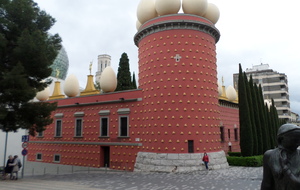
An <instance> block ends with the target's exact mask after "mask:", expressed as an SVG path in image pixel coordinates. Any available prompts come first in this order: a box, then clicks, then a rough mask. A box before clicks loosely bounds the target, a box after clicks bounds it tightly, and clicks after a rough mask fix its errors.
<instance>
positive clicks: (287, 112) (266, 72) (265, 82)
mask: <svg viewBox="0 0 300 190" xmlns="http://www.w3.org/2000/svg"><path fill="white" fill-rule="evenodd" d="M245 72H246V75H247V77H248V78H249V77H250V75H252V78H253V82H254V83H256V84H260V85H261V86H262V90H263V95H264V99H265V100H271V99H272V98H273V99H274V102H275V105H276V108H277V112H278V116H279V118H282V119H286V120H287V121H291V119H292V117H291V109H290V100H289V88H288V79H287V76H286V75H285V74H284V73H279V72H277V71H274V70H272V69H270V68H269V65H268V64H260V65H254V66H252V68H250V69H246V71H245ZM238 75H239V74H238V73H235V74H233V81H234V84H235V88H236V89H238V88H237V84H238Z"/></svg>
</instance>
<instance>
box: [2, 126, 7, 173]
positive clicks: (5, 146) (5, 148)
mask: <svg viewBox="0 0 300 190" xmlns="http://www.w3.org/2000/svg"><path fill="white" fill-rule="evenodd" d="M7 139H8V132H7V131H6V136H5V145H4V159H3V167H5V160H6V150H7Z"/></svg>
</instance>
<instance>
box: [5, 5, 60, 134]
mask: <svg viewBox="0 0 300 190" xmlns="http://www.w3.org/2000/svg"><path fill="white" fill-rule="evenodd" d="M54 23H55V19H54V18H52V17H51V16H50V15H48V14H47V13H46V12H45V11H41V10H40V9H39V7H38V5H37V4H36V3H35V2H33V1H32V0H1V1H0V127H1V128H2V130H4V131H16V130H17V129H19V128H23V129H28V130H29V132H30V134H31V135H35V133H36V132H40V131H43V130H44V129H45V128H44V127H45V126H46V125H48V124H50V123H51V122H52V119H51V118H50V115H51V112H52V111H53V110H54V109H55V108H56V103H46V102H40V103H30V100H32V99H33V98H34V97H35V95H36V93H37V92H38V91H41V90H43V89H44V88H45V87H47V86H48V85H49V84H50V83H51V80H46V81H45V82H43V80H45V79H46V78H48V77H49V76H50V75H51V72H52V69H51V68H50V65H51V64H52V63H53V61H54V59H55V58H56V56H57V54H58V50H59V49H60V48H61V38H60V37H59V35H57V34H55V35H51V34H49V33H48V30H49V29H50V28H51V27H52V26H53V25H54ZM33 113H34V114H33Z"/></svg>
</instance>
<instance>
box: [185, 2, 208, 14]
mask: <svg viewBox="0 0 300 190" xmlns="http://www.w3.org/2000/svg"><path fill="white" fill-rule="evenodd" d="M206 9H207V0H182V10H183V12H184V13H185V14H194V15H198V16H203V15H204V14H205V12H206Z"/></svg>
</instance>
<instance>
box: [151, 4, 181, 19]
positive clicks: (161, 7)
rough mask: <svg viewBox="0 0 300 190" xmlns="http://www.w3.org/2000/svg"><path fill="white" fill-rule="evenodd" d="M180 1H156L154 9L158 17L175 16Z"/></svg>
mask: <svg viewBox="0 0 300 190" xmlns="http://www.w3.org/2000/svg"><path fill="white" fill-rule="evenodd" d="M180 6H181V1H180V0H156V1H155V9H156V12H157V13H158V15H160V16H161V15H168V14H177V13H178V11H179V10H180Z"/></svg>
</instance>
